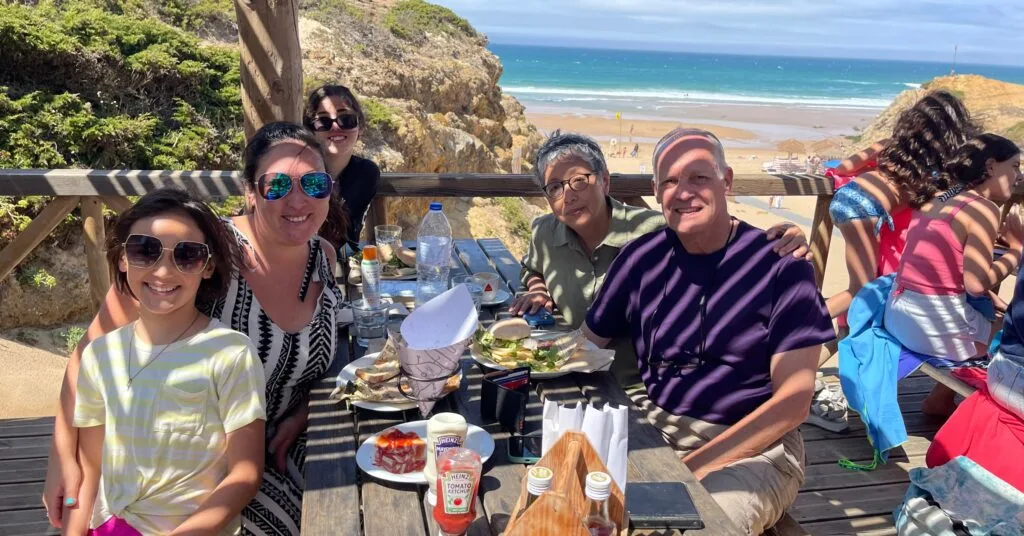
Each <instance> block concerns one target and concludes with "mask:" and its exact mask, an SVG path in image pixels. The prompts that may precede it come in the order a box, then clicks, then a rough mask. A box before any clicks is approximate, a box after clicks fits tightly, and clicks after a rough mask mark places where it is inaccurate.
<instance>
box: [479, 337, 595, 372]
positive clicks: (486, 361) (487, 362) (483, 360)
mask: <svg viewBox="0 0 1024 536" xmlns="http://www.w3.org/2000/svg"><path fill="white" fill-rule="evenodd" d="M548 333H550V332H547V331H534V332H533V333H532V335H541V334H548ZM583 348H584V349H586V350H597V349H598V348H597V345H596V344H594V343H592V342H590V341H589V340H586V339H584V340H583ZM469 355H471V356H473V360H474V361H476V362H477V363H480V364H481V365H483V366H485V367H487V368H489V369H494V370H508V367H506V366H504V365H499V364H497V363H495V362H494V361H491V359H490V358H489V357H487V356H485V355H483V354H482V353H480V347H479V346H478V345H477V343H476V341H473V344H471V345H469ZM573 372H580V371H577V370H552V371H550V372H534V371H532V370H531V371H530V379H531V380H550V379H552V378H558V377H560V376H565V375H566V374H572V373H573Z"/></svg>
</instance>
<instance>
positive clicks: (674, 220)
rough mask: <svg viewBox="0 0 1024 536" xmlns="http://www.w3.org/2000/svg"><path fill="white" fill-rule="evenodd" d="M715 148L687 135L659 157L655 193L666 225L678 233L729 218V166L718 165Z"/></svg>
mask: <svg viewBox="0 0 1024 536" xmlns="http://www.w3.org/2000/svg"><path fill="white" fill-rule="evenodd" d="M715 149H716V146H715V144H714V143H713V142H711V141H710V140H708V139H707V138H704V137H702V136H688V137H684V138H681V139H679V140H678V141H675V142H674V143H673V144H672V145H671V146H670V147H668V148H666V149H665V150H664V152H663V153H662V155H661V156H660V157H659V159H658V165H657V169H656V170H655V177H656V182H655V183H654V195H655V197H656V198H657V200H658V203H660V204H661V207H662V212H663V213H664V215H665V221H666V222H667V223H668V226H669V227H670V228H671V229H672V230H674V231H675V232H676V233H677V234H679V235H680V236H685V235H688V234H696V233H701V232H705V231H707V230H709V229H710V228H712V227H713V226H715V225H727V224H728V222H729V212H728V205H727V199H726V196H727V195H728V194H729V192H730V191H731V190H732V178H733V174H732V168H729V167H726V168H725V169H721V166H720V164H719V162H718V160H717V158H716V156H715Z"/></svg>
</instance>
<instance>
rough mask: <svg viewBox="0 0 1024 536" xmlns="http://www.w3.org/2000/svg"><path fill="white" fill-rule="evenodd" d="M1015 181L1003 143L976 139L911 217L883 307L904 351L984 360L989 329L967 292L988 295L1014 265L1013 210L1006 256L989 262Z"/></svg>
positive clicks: (1013, 153) (1009, 150) (1015, 157)
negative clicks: (939, 188)
mask: <svg viewBox="0 0 1024 536" xmlns="http://www.w3.org/2000/svg"><path fill="white" fill-rule="evenodd" d="M1020 179H1021V171H1020V149H1019V148H1018V147H1017V146H1016V145H1015V144H1014V143H1013V142H1011V141H1010V140H1008V139H1006V138H1003V137H1001V136H996V135H994V134H982V135H980V136H977V137H974V138H971V139H970V140H968V142H967V143H965V144H964V145H963V146H961V147H960V148H959V149H958V150H957V152H956V154H955V155H954V157H953V159H952V160H951V161H950V163H949V164H948V165H947V166H946V172H945V174H944V175H941V176H940V178H939V180H940V181H942V182H943V183H944V184H943V187H944V188H945V192H944V193H942V194H940V195H938V196H936V197H935V198H934V199H932V200H931V201H929V202H927V203H925V204H924V205H922V206H921V208H920V209H919V210H918V211H916V212H915V213H914V215H913V219H912V221H911V223H910V228H909V229H908V232H907V245H906V249H905V250H904V252H903V257H902V259H901V261H900V267H899V270H898V272H897V275H896V284H895V286H894V288H893V292H892V294H891V295H890V296H889V300H888V303H887V304H886V309H885V328H886V330H888V331H889V333H891V334H892V335H893V336H894V337H896V338H897V339H898V340H899V341H900V343H902V344H903V346H904V347H906V348H908V349H910V350H912V351H914V352H917V353H920V354H925V355H930V356H934V357H940V358H944V359H949V360H954V361H964V360H967V359H971V358H974V357H981V356H985V355H986V353H987V348H988V345H989V342H990V339H991V336H992V333H993V332H994V331H993V326H992V324H991V323H990V322H989V321H988V320H987V319H986V318H985V317H984V316H983V315H981V314H980V313H979V312H978V311H977V310H975V309H974V308H973V307H971V306H970V305H969V304H968V303H967V295H968V294H970V295H973V296H981V295H984V294H986V293H988V292H989V291H990V290H991V289H993V288H994V287H995V286H996V285H998V284H999V283H1000V282H1001V281H1002V280H1003V279H1004V278H1006V276H1008V275H1010V274H1012V273H1014V271H1015V270H1016V268H1017V265H1018V264H1019V263H1020V259H1021V248H1022V244H1024V222H1022V219H1021V215H1020V211H1019V207H1014V208H1013V209H1012V210H1011V211H1010V214H1009V215H1008V216H1007V220H1006V229H1005V232H1004V234H1003V238H1004V239H1005V240H1006V242H1007V244H1008V245H1009V248H1008V251H1007V253H1006V254H1005V255H1003V256H1002V257H1001V258H1000V259H999V260H996V261H993V247H994V245H995V241H996V238H997V235H998V233H999V229H1000V224H999V218H1000V209H999V204H1000V203H1004V202H1006V201H1007V200H1009V199H1010V195H1011V194H1012V193H1013V188H1014V185H1016V184H1017V183H1018V182H1019V181H1020ZM947 394H951V393H947ZM943 398H946V397H945V396H943ZM948 398H949V400H948V404H946V405H951V404H952V397H951V396H950V397H948Z"/></svg>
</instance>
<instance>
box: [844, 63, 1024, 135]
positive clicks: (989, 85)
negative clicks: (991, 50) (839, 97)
mask: <svg viewBox="0 0 1024 536" xmlns="http://www.w3.org/2000/svg"><path fill="white" fill-rule="evenodd" d="M936 89H945V90H948V91H950V92H952V93H953V94H954V95H956V96H958V97H960V98H961V99H963V101H964V104H965V105H966V106H967V109H968V110H970V111H971V115H972V116H973V117H974V118H975V119H976V120H977V121H978V122H979V123H980V124H981V126H982V128H984V129H985V130H987V131H989V132H994V133H996V134H1000V135H1003V136H1006V137H1008V138H1010V139H1012V140H1014V141H1015V142H1017V144H1018V145H1024V85H1019V84H1011V83H1008V82H1002V81H999V80H992V79H991V78H985V77H983V76H978V75H957V76H941V77H939V78H935V79H934V80H932V81H930V82H928V83H926V84H923V85H922V86H921V88H919V89H911V90H907V91H904V92H903V93H900V94H899V96H897V97H896V99H895V100H893V102H892V104H890V105H889V107H888V108H886V109H885V111H884V112H882V113H881V114H879V116H878V117H877V118H876V119H875V120H874V121H873V122H872V123H871V125H870V126H868V128H866V129H865V130H864V132H862V133H861V137H860V144H861V145H864V146H867V145H870V144H871V143H873V142H875V141H877V140H881V139H885V138H887V137H889V136H890V135H892V129H893V127H894V126H895V124H896V120H897V119H898V118H899V115H900V114H901V113H902V112H903V110H906V109H907V108H909V107H911V106H913V105H914V103H915V102H917V100H918V99H920V98H921V97H922V96H924V94H926V93H927V92H928V91H931V90H936Z"/></svg>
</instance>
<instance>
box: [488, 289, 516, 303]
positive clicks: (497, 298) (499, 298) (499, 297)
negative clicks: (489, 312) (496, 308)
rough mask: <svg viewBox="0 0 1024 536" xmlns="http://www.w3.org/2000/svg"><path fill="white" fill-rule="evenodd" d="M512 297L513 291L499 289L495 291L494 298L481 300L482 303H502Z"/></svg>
mask: <svg viewBox="0 0 1024 536" xmlns="http://www.w3.org/2000/svg"><path fill="white" fill-rule="evenodd" d="M510 299H512V293H511V292H509V291H507V290H502V289H498V290H497V291H495V293H494V299H493V300H480V304H481V305H501V304H503V303H505V302H507V301H509V300H510Z"/></svg>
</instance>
